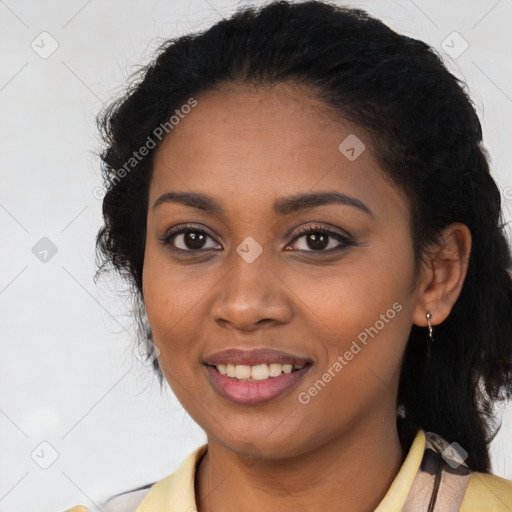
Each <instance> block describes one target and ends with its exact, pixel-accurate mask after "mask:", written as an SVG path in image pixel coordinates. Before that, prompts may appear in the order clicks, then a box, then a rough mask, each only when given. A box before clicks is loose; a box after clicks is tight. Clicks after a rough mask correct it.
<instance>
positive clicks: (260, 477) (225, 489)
mask: <svg viewBox="0 0 512 512" xmlns="http://www.w3.org/2000/svg"><path fill="white" fill-rule="evenodd" d="M384 426H385V427H384ZM407 449H408V446H407V447H403V446H402V445H401V443H400V438H399V436H398V431H397V428H396V417H394V416H393V417H390V418H388V419H387V420H386V422H385V423H383V422H382V419H381V418H379V419H378V421H376V422H375V423H374V424H371V425H368V424H367V423H366V428H363V427H358V428H354V429H352V430H351V431H350V432H347V433H345V434H344V435H343V436H341V437H339V438H336V439H334V440H332V441H331V442H329V443H325V444H324V445H322V446H319V447H315V449H313V450H311V451H309V452H306V453H303V454H301V455H299V456H297V457H293V458H288V459H279V460H274V459H272V460H268V459H259V460H255V461H254V462H253V463H252V464H247V462H246V461H245V463H244V461H243V460H242V459H241V458H240V457H239V456H238V455H236V454H234V453H233V452H232V451H230V450H227V449H226V448H225V447H223V446H222V445H220V444H219V443H216V442H215V441H212V440H209V442H208V451H207V453H206V455H205V456H204V457H203V459H202V460H201V461H200V463H199V465H198V468H197V472H196V503H197V509H198V511H199V512H218V511H219V510H222V511H223V512H235V511H236V512H240V511H241V510H243V511H250V510H251V511H252V510H272V511H273V512H274V511H275V512H281V511H283V512H284V511H289V510H294V509H299V510H300V509H302V510H307V511H308V512H314V511H324V510H333V509H337V508H340V509H343V510H350V511H351V512H369V511H373V510H375V508H376V507H377V506H378V505H379V503H380V501H381V500H382V498H383V497H384V496H385V494H386V492H387V491H388V489H389V487H390V485H391V483H392V482H393V479H394V478H395V476H396V474H397V473H398V470H399V469H400V466H401V465H402V463H403V460H404V458H405V453H406V451H407ZM333 504H336V505H333Z"/></svg>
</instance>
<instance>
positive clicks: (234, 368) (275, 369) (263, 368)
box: [207, 363, 310, 382]
mask: <svg viewBox="0 0 512 512" xmlns="http://www.w3.org/2000/svg"><path fill="white" fill-rule="evenodd" d="M308 364H310V363H303V364H300V365H293V364H289V363H285V364H282V363H270V364H266V363H261V364H257V365H254V366H250V365H246V364H218V365H207V366H212V367H213V368H215V370H217V372H219V373H220V374H221V375H226V376H227V377H229V378H230V379H236V380H239V381H248V382H257V381H263V380H268V379H275V378H276V377H279V376H281V375H289V374H290V373H294V372H297V371H299V370H301V369H302V368H304V367H305V366H307V365H308Z"/></svg>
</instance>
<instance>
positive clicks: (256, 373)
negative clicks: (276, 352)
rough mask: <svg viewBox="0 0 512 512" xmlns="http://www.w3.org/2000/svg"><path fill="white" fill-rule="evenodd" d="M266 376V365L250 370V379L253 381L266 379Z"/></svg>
mask: <svg viewBox="0 0 512 512" xmlns="http://www.w3.org/2000/svg"><path fill="white" fill-rule="evenodd" d="M268 375H269V371H268V365H266V364H258V365H256V366H253V367H252V368H251V377H252V378H253V379H254V380H265V379H268Z"/></svg>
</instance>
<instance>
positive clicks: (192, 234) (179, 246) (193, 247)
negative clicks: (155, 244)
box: [162, 228, 216, 252]
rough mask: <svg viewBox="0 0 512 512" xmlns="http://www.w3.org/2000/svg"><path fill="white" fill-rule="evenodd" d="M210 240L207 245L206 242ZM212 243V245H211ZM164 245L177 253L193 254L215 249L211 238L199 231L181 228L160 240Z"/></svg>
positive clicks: (204, 232)
mask: <svg viewBox="0 0 512 512" xmlns="http://www.w3.org/2000/svg"><path fill="white" fill-rule="evenodd" d="M209 239H210V240H211V242H210V245H208V240H209ZM212 242H213V245H212ZM162 243H163V244H164V245H170V246H171V248H172V249H175V250H178V251H187V252H195V251H201V250H207V249H214V248H216V245H215V242H214V240H213V239H212V237H211V236H210V235H209V234H208V233H206V231H203V230H201V229H195V228H194V229H192V228H182V229H179V230H176V231H174V232H172V233H170V234H168V235H166V236H165V237H164V238H163V239H162Z"/></svg>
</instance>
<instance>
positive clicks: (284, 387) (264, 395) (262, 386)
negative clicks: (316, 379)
mask: <svg viewBox="0 0 512 512" xmlns="http://www.w3.org/2000/svg"><path fill="white" fill-rule="evenodd" d="M310 366H311V365H309V364H307V365H306V366H304V367H303V368H301V369H300V370H296V371H294V372H292V373H282V374H281V375H279V377H270V378H268V379H266V380H255V381H248V380H235V379H232V378H231V377H228V376H227V375H222V374H221V373H219V372H218V371H217V370H216V368H215V367H213V366H206V370H207V371H208V376H209V379H210V382H211V383H212V385H213V387H214V388H215V390H216V391H217V392H218V393H220V394H221V395H222V396H223V397H224V398H227V399H228V400H231V401H232V402H235V403H237V404H246V405H254V404H261V403H263V402H268V401H269V400H273V399H274V398H277V397H278V396H281V395H282V394H284V393H286V392H287V391H288V390H290V389H291V388H293V387H294V386H295V385H296V384H297V382H298V381H299V380H300V379H302V377H304V375H305V374H306V373H307V372H308V371H309V368H310Z"/></svg>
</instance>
